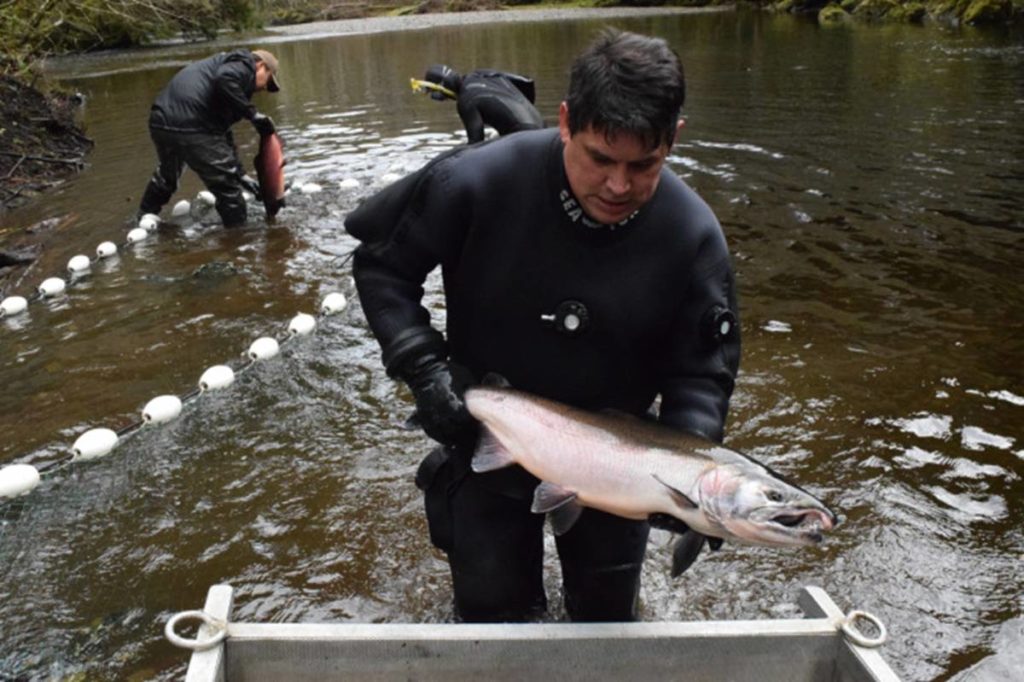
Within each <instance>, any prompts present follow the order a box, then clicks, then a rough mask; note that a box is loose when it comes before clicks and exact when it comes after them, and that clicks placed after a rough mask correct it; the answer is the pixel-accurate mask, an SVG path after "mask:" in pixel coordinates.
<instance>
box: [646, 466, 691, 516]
mask: <svg viewBox="0 0 1024 682" xmlns="http://www.w3.org/2000/svg"><path fill="white" fill-rule="evenodd" d="M651 476H653V477H654V480H655V481H657V482H658V483H660V484H662V485H663V486H665V487H666V488H668V494H669V495H671V497H672V501H673V502H675V503H676V504H678V505H679V506H680V507H682V508H683V509H697V508H698V505H697V503H696V502H694V501H693V500H691V499H690V498H689V496H688V495H687V494H686V493H684V492H683V491H681V490H679V489H678V488H673V487H672V486H670V485H669V484H668V483H665V481H663V480H661V479H660V478H658V474H651Z"/></svg>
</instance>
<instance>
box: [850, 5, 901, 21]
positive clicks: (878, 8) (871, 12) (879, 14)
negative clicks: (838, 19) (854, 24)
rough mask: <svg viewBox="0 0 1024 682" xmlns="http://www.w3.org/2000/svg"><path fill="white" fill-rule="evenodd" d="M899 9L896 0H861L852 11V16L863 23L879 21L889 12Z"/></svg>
mask: <svg viewBox="0 0 1024 682" xmlns="http://www.w3.org/2000/svg"><path fill="white" fill-rule="evenodd" d="M899 7H900V4H899V3H898V2H896V0H862V2H861V3H860V4H859V5H857V8H856V9H854V10H853V16H855V17H857V18H858V19H863V20H865V21H880V20H883V19H885V18H886V17H887V16H888V15H889V13H890V12H895V11H897V10H899Z"/></svg>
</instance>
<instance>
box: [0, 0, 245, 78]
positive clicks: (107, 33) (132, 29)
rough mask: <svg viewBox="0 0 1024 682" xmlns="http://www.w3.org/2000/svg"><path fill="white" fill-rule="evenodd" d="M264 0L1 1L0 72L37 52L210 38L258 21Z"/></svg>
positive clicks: (18, 65) (16, 66)
mask: <svg viewBox="0 0 1024 682" xmlns="http://www.w3.org/2000/svg"><path fill="white" fill-rule="evenodd" d="M260 4H261V1H260V0H0V55H3V56H2V57H0V72H9V71H16V70H18V69H19V68H22V67H23V66H24V65H25V64H27V63H30V62H31V61H32V60H34V59H37V58H39V57H44V56H46V55H51V54H61V53H66V52H76V51H87V50H96V49H102V48H111V47H127V46H131V45H139V44H143V43H146V42H149V41H152V40H154V39H160V38H167V37H171V36H179V35H180V36H183V37H185V38H186V39H188V38H210V37H212V36H214V35H216V33H217V31H218V30H220V29H221V28H222V27H224V26H230V27H232V28H235V29H242V28H251V27H253V26H256V25H258V24H259V16H260Z"/></svg>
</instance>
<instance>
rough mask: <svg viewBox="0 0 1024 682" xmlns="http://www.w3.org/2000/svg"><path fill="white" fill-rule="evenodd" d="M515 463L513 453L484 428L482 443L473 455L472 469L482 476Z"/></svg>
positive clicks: (478, 444)
mask: <svg viewBox="0 0 1024 682" xmlns="http://www.w3.org/2000/svg"><path fill="white" fill-rule="evenodd" d="M515 463H516V460H515V459H514V458H513V457H512V453H510V452H509V451H508V450H507V449H506V448H505V446H504V445H502V444H501V443H499V442H498V439H497V438H495V437H494V434H493V433H491V432H490V430H488V429H487V428H486V427H484V429H483V431H482V433H481V434H480V442H479V443H477V446H476V451H475V452H474V453H473V459H472V461H471V462H470V467H472V469H473V471H475V472H476V473H478V474H482V473H484V472H486V471H495V470H496V469H504V468H505V467H507V466H512V465H513V464H515Z"/></svg>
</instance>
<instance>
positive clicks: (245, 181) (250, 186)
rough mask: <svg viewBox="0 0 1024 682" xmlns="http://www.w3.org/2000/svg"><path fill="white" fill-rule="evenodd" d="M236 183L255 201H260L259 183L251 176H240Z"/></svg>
mask: <svg viewBox="0 0 1024 682" xmlns="http://www.w3.org/2000/svg"><path fill="white" fill-rule="evenodd" d="M238 181H239V182H240V183H242V189H244V190H245V191H246V192H248V193H249V194H251V195H253V196H254V197H256V198H257V199H262V198H263V196H262V193H261V192H260V183H258V182H256V179H255V178H253V177H252V176H251V175H244V174H243V175H240V176H238Z"/></svg>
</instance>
